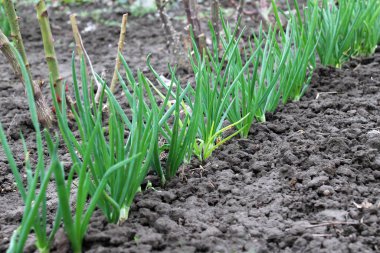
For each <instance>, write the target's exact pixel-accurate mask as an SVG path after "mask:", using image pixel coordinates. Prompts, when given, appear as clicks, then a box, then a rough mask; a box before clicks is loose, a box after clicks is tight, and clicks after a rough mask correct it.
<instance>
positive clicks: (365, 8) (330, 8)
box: [305, 0, 380, 67]
mask: <svg viewBox="0 0 380 253" xmlns="http://www.w3.org/2000/svg"><path fill="white" fill-rule="evenodd" d="M308 8H310V9H314V8H316V9H317V11H318V16H319V18H318V21H317V23H318V28H317V32H318V33H320V39H319V41H318V43H317V52H318V56H319V58H320V60H321V63H322V64H323V65H330V66H335V67H340V66H341V65H342V63H344V62H345V61H347V60H348V59H349V58H350V57H352V56H355V55H359V56H360V55H367V54H370V53H373V52H374V50H375V48H376V44H377V42H378V38H379V31H378V26H376V25H377V24H378V19H379V15H380V1H379V0H364V1H351V0H340V1H339V4H338V5H337V4H336V3H335V2H334V1H333V0H323V1H322V5H321V6H319V4H318V1H309V2H308ZM309 17H311V16H309ZM311 22H312V21H311V20H309V19H308V20H306V22H305V23H306V24H307V23H311Z"/></svg>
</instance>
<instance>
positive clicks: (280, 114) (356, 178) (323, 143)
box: [0, 6, 380, 253]
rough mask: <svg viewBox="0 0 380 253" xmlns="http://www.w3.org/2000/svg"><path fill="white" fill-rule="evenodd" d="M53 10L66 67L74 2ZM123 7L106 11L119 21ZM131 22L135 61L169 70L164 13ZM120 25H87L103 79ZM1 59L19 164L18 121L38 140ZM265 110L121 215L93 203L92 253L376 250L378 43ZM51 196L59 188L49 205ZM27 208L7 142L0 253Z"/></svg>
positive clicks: (29, 34)
mask: <svg viewBox="0 0 380 253" xmlns="http://www.w3.org/2000/svg"><path fill="white" fill-rule="evenodd" d="M88 8H89V9H90V8H96V6H95V7H94V6H89V7H88ZM22 12H23V13H25V14H26V15H24V16H25V18H24V19H25V20H23V24H24V27H23V30H24V33H25V40H26V41H27V45H26V46H27V49H28V53H29V55H30V59H31V62H32V65H33V70H34V74H36V77H37V78H38V77H42V78H46V77H45V76H43V75H45V73H46V71H45V63H44V61H43V56H42V55H43V54H42V51H41V47H42V46H41V43H40V42H39V39H38V35H36V34H38V31H35V30H33V29H34V28H35V27H37V25H36V23H35V19H34V14H32V13H33V11H32V8H29V7H28V8H27V7H24V8H23V9H22ZM54 13H55V15H53V20H54V21H53V22H54V24H55V25H56V26H55V28H54V30H53V32H54V34H55V36H56V41H57V49H58V50H57V51H58V54H59V56H60V59H61V61H62V70H63V73H64V76H66V77H68V76H69V75H70V58H71V52H70V51H71V50H72V49H73V45H72V39H71V35H69V29H70V28H69V25H68V24H67V22H66V21H67V20H68V18H67V12H66V10H64V11H59V10H55V12H54ZM120 13H121V12H120ZM120 13H117V11H116V14H115V13H114V14H104V15H105V17H103V18H112V19H120V15H119V14H120ZM29 14H30V15H29ZM107 15H108V16H107ZM88 22H93V23H94V24H96V22H95V21H94V20H91V19H89V18H85V19H84V21H83V23H82V24H81V25H82V26H86V23H88ZM57 25H60V26H61V27H58V26H57ZM28 28H29V29H28ZM128 31H129V33H128V36H127V41H128V43H127V53H126V55H127V59H128V62H129V63H130V65H131V66H133V68H134V69H136V68H137V67H141V68H144V61H145V57H146V55H147V54H148V53H150V52H152V53H153V56H154V58H153V61H154V63H155V65H156V66H157V68H158V69H159V71H165V68H166V66H165V65H166V63H165V62H166V61H167V60H168V56H167V54H166V50H165V41H164V38H163V36H162V35H161V30H160V24H159V22H158V21H157V19H156V18H155V17H153V16H147V17H144V18H140V19H135V18H132V19H130V21H129V27H128ZM117 34H118V28H115V27H109V26H104V25H99V24H98V28H97V29H96V30H95V31H93V32H90V33H87V34H84V35H83V37H84V41H85V46H86V47H87V50H88V52H89V54H90V56H92V59H93V61H94V63H95V68H96V70H98V71H102V70H103V69H102V68H104V70H106V71H109V72H108V73H106V77H107V76H108V77H109V76H110V73H111V71H110V70H112V67H113V63H114V57H115V47H114V45H115V44H116V43H117V41H116V40H117V39H116V38H117V36H118V35H117ZM4 61H5V59H4V58H3V56H1V55H0V69H1V72H0V98H1V99H0V118H1V122H2V124H3V126H4V128H5V129H8V137H9V140H10V143H11V144H12V148H13V149H14V151H15V153H16V159H17V162H18V164H19V167H20V169H21V168H22V161H23V154H22V151H21V150H22V148H21V141H20V139H19V137H18V134H19V132H20V131H22V132H23V133H24V134H25V135H26V139H27V142H28V144H29V146H30V147H31V148H33V144H32V142H33V128H32V126H31V124H30V120H28V116H27V115H28V111H27V105H26V103H25V101H24V100H25V99H24V92H23V88H22V86H21V85H20V84H19V82H18V81H17V80H16V79H14V78H13V76H12V75H11V70H10V68H9V67H8V66H7V64H6V63H4ZM17 115H19V116H18V117H16V118H15V116H17ZM267 118H268V122H267V123H263V124H254V125H253V126H252V128H251V133H250V135H249V138H248V139H234V140H232V141H231V142H229V143H228V144H226V145H224V146H223V147H222V148H221V149H219V150H217V151H216V152H215V153H214V155H213V156H212V157H211V158H210V159H208V160H207V161H206V162H205V163H204V164H202V165H201V164H199V163H197V162H196V161H194V162H193V163H192V164H191V165H190V166H188V167H187V168H186V169H184V171H183V172H182V173H180V175H179V177H178V178H175V179H174V180H173V181H172V182H170V183H169V185H168V186H167V187H166V188H165V189H162V188H159V187H156V188H155V189H149V190H147V191H144V192H143V193H142V194H140V195H139V196H137V198H136V200H135V204H134V205H133V207H132V210H131V214H130V217H129V219H128V220H127V221H126V222H125V223H124V224H123V225H121V226H117V225H113V224H107V222H106V220H105V219H104V217H103V216H102V215H101V213H100V212H95V215H94V217H93V220H92V223H91V226H90V228H89V231H88V234H87V236H86V238H85V242H84V249H85V251H86V252H257V253H258V252H352V253H356V252H380V219H379V215H380V152H379V151H380V53H377V54H376V55H375V56H374V57H370V58H366V59H364V60H354V61H352V62H350V63H349V64H346V65H345V66H344V67H343V68H342V69H337V70H336V69H329V68H319V69H318V70H317V71H316V73H315V75H314V78H313V81H312V85H311V88H310V89H309V91H308V93H307V94H306V96H305V97H304V98H303V99H302V101H301V102H298V103H289V104H287V105H286V106H283V107H280V108H279V109H278V110H277V111H276V113H274V114H273V115H268V117H267ZM61 152H62V153H64V149H62V151H61ZM32 153H33V149H32ZM65 158H66V160H68V157H67V155H66V156H65V154H63V160H64V161H65ZM55 203H56V200H55V197H54V195H51V200H49V207H50V208H54V206H55ZM22 208H23V206H22V202H21V200H20V197H19V195H18V193H17V192H15V186H14V184H13V176H12V174H11V173H10V172H9V169H8V166H7V160H6V158H5V155H4V153H3V151H2V150H1V151H0V252H3V251H5V250H6V248H7V246H8V243H9V237H10V236H11V234H12V231H13V230H14V229H15V228H16V227H17V225H18V224H19V222H20V220H21V217H22ZM54 250H55V251H56V252H67V251H68V243H67V241H66V240H65V239H64V237H62V236H59V235H58V236H57V243H56V245H55V249H54ZM28 251H33V246H29V247H28Z"/></svg>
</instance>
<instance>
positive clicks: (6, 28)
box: [0, 2, 11, 37]
mask: <svg viewBox="0 0 380 253" xmlns="http://www.w3.org/2000/svg"><path fill="white" fill-rule="evenodd" d="M0 29H1V30H2V31H3V33H4V34H5V36H7V37H9V36H10V35H11V27H10V25H9V21H8V18H7V16H6V15H5V10H4V7H3V4H2V3H1V2H0Z"/></svg>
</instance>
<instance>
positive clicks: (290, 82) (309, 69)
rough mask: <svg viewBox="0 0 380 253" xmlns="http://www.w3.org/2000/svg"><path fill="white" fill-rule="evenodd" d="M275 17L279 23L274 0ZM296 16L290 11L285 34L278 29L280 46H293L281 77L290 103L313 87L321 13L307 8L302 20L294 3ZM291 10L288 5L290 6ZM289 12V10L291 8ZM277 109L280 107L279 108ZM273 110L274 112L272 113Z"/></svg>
mask: <svg viewBox="0 0 380 253" xmlns="http://www.w3.org/2000/svg"><path fill="white" fill-rule="evenodd" d="M272 5H273V6H274V7H273V10H274V14H275V17H276V20H277V22H278V24H281V23H280V19H279V15H278V11H277V7H276V6H275V3H274V0H272ZM294 5H295V11H296V12H295V14H293V13H292V12H291V11H289V13H290V15H289V16H288V17H287V18H288V26H287V29H286V32H284V31H283V29H282V26H279V29H280V34H281V45H283V46H284V47H285V48H286V45H289V46H290V51H289V54H288V57H287V58H286V63H285V65H284V68H283V69H282V70H281V74H280V81H279V82H280V84H279V90H280V94H281V97H282V102H283V104H285V103H286V102H287V101H288V100H289V99H290V100H292V101H299V100H300V98H301V97H302V96H303V94H304V93H305V91H306V89H307V87H308V86H309V84H310V81H311V78H312V75H313V71H314V69H315V68H316V55H315V53H316V47H317V43H318V40H319V34H318V33H317V25H318V11H317V9H316V8H304V9H303V13H304V14H303V15H304V16H303V18H302V15H301V11H300V8H299V6H298V3H297V1H296V0H294ZM288 6H289V5H288ZM288 8H289V10H290V7H288ZM276 107H277V105H276ZM273 109H274V108H272V111H273Z"/></svg>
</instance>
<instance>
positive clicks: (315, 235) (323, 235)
mask: <svg viewBox="0 0 380 253" xmlns="http://www.w3.org/2000/svg"><path fill="white" fill-rule="evenodd" d="M312 236H313V237H331V236H334V235H332V234H312Z"/></svg>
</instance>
